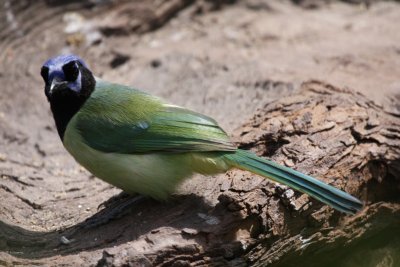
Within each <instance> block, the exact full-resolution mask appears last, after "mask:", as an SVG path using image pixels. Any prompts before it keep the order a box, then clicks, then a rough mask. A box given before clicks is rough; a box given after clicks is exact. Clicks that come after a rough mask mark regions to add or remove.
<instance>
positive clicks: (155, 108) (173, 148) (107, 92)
mask: <svg viewBox="0 0 400 267" xmlns="http://www.w3.org/2000/svg"><path fill="white" fill-rule="evenodd" d="M75 121H76V128H77V130H78V131H79V132H80V135H81V136H82V137H83V140H84V142H85V143H86V144H87V145H89V146H90V147H92V148H94V149H96V150H100V151H103V152H109V153H111V152H115V153H125V154H133V153H149V152H166V153H177V152H194V151H234V150H236V147H235V146H234V145H233V144H232V143H231V142H230V141H229V138H228V136H227V135H226V133H225V132H224V131H223V130H222V129H221V128H220V127H219V126H218V125H217V123H216V122H215V121H214V120H213V119H211V118H209V117H207V116H204V115H202V114H199V113H196V112H193V111H190V110H187V109H184V108H181V107H177V106H172V105H167V104H164V103H162V102H161V101H160V100H159V99H158V98H155V97H152V96H150V95H148V94H145V93H143V92H141V91H138V90H135V89H132V88H129V87H125V86H121V85H115V84H109V83H106V82H104V81H97V85H96V90H95V91H94V92H93V93H92V95H91V97H90V98H89V99H88V100H87V101H86V103H85V104H84V106H83V107H82V108H81V110H80V111H79V112H78V114H77V117H76V120H75Z"/></svg>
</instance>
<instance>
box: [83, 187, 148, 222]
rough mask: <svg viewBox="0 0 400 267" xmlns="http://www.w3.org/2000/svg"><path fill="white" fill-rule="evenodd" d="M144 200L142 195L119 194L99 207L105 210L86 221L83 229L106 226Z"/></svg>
mask: <svg viewBox="0 0 400 267" xmlns="http://www.w3.org/2000/svg"><path fill="white" fill-rule="evenodd" d="M144 199H146V197H144V196H142V195H136V196H132V195H128V194H126V193H121V194H119V195H117V196H114V197H112V198H110V199H109V200H107V201H105V202H103V203H102V204H100V205H99V208H100V207H102V206H104V207H105V208H104V209H103V210H101V211H100V212H98V213H97V214H95V215H94V216H93V217H91V218H89V219H87V220H86V221H85V222H84V223H83V224H82V227H83V228H86V229H87V228H94V227H98V226H100V225H104V224H107V223H108V222H109V221H111V220H116V219H119V218H121V217H123V216H125V215H127V214H129V213H130V212H131V208H132V205H133V204H137V203H139V202H141V201H143V200H144Z"/></svg>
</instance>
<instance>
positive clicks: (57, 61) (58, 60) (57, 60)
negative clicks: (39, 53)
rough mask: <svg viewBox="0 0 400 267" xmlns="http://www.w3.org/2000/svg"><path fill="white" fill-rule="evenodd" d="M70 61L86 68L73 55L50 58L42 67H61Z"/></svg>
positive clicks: (81, 61) (82, 62)
mask: <svg viewBox="0 0 400 267" xmlns="http://www.w3.org/2000/svg"><path fill="white" fill-rule="evenodd" d="M71 61H78V62H80V63H81V64H82V65H83V66H85V67H86V68H87V65H86V63H85V62H84V61H83V60H82V59H81V58H80V57H78V56H76V55H73V54H69V55H60V56H56V57H53V58H50V59H49V60H47V61H46V62H45V63H44V64H43V66H46V67H48V68H50V67H52V66H63V65H65V64H67V63H69V62H71Z"/></svg>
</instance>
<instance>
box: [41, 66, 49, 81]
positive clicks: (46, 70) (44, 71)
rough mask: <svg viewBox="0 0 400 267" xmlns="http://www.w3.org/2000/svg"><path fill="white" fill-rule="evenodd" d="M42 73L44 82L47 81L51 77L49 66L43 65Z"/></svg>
mask: <svg viewBox="0 0 400 267" xmlns="http://www.w3.org/2000/svg"><path fill="white" fill-rule="evenodd" d="M40 75H42V77H43V80H44V82H45V83H47V80H48V79H49V68H48V67H46V66H43V67H42V69H41V70H40Z"/></svg>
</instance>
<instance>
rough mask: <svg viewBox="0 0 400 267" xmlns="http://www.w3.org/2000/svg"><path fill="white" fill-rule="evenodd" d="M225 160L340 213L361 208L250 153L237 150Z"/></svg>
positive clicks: (326, 187) (347, 197)
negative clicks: (307, 196)
mask: <svg viewBox="0 0 400 267" xmlns="http://www.w3.org/2000/svg"><path fill="white" fill-rule="evenodd" d="M226 159H227V160H228V162H229V163H230V164H231V165H233V166H234V167H236V168H239V169H242V170H248V171H251V172H253V173H255V174H258V175H261V176H264V177H267V178H269V179H272V180H274V181H276V182H279V183H282V184H284V185H287V186H289V187H291V188H293V189H296V190H298V191H300V192H303V193H306V194H308V195H310V196H312V197H314V198H316V199H318V200H319V201H321V202H323V203H325V204H327V205H329V206H331V207H333V208H335V209H337V210H339V211H341V212H345V213H349V214H354V213H356V212H357V211H359V210H361V209H362V207H363V203H362V202H361V201H360V200H358V199H357V198H355V197H353V196H351V195H349V194H347V193H346V192H343V191H341V190H339V189H337V188H335V187H332V186H330V185H327V184H325V183H323V182H321V181H319V180H317V179H315V178H312V177H310V176H308V175H305V174H302V173H300V172H298V171H295V170H292V169H290V168H287V167H284V166H281V165H279V164H277V163H275V162H272V161H269V160H266V159H263V158H260V157H258V156H256V155H255V154H253V153H252V152H249V151H245V150H240V149H238V150H237V152H236V153H234V154H229V155H226Z"/></svg>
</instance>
